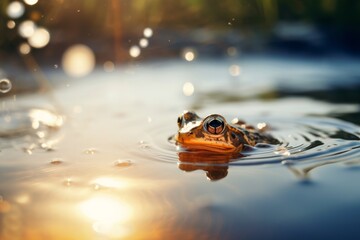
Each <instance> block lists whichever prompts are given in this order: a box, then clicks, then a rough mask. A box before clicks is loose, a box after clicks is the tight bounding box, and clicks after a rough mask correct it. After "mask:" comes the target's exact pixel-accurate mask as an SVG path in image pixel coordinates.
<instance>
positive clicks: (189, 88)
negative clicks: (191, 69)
mask: <svg viewBox="0 0 360 240" xmlns="http://www.w3.org/2000/svg"><path fill="white" fill-rule="evenodd" d="M194 91H195V88H194V85H193V84H192V83H191V82H186V83H184V85H183V93H184V95H185V96H191V95H193V94H194Z"/></svg>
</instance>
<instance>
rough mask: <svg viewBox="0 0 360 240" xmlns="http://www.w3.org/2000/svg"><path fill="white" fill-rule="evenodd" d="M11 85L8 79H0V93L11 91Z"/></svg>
mask: <svg viewBox="0 0 360 240" xmlns="http://www.w3.org/2000/svg"><path fill="white" fill-rule="evenodd" d="M11 88H12V84H11V82H10V80H9V79H7V78H3V79H0V92H1V93H7V92H9V91H10V90H11Z"/></svg>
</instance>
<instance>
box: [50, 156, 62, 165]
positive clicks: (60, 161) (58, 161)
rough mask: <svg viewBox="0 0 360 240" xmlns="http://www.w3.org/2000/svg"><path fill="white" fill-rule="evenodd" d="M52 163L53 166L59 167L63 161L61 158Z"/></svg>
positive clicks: (53, 160)
mask: <svg viewBox="0 0 360 240" xmlns="http://www.w3.org/2000/svg"><path fill="white" fill-rule="evenodd" d="M50 163H51V164H53V165H59V164H62V163H63V160H62V159H61V158H54V159H52V160H51V161H50Z"/></svg>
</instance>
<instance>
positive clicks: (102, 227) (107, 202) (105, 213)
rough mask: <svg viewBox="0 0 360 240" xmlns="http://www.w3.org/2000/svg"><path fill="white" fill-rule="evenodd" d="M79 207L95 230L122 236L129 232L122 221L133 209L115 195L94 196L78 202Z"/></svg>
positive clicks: (126, 220)
mask: <svg viewBox="0 0 360 240" xmlns="http://www.w3.org/2000/svg"><path fill="white" fill-rule="evenodd" d="M79 209H80V211H81V212H82V214H83V215H84V216H85V217H86V218H88V219H89V220H91V221H92V228H93V230H94V231H95V232H97V233H99V234H103V235H106V236H108V237H122V236H124V235H127V234H129V229H127V228H126V226H125V225H124V223H126V222H128V221H129V220H130V219H131V217H132V215H133V209H132V208H131V207H130V205H128V204H126V203H125V202H123V201H121V200H120V199H118V198H117V197H115V196H112V195H101V196H95V197H92V198H90V199H88V200H85V201H84V202H82V203H80V205H79Z"/></svg>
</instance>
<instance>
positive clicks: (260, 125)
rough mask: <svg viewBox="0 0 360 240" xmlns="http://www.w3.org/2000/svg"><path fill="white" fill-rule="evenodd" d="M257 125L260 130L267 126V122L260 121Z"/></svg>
mask: <svg viewBox="0 0 360 240" xmlns="http://www.w3.org/2000/svg"><path fill="white" fill-rule="evenodd" d="M256 126H257V128H258V129H259V130H263V129H264V128H266V127H267V124H266V123H264V122H262V123H258V124H257V125H256Z"/></svg>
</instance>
